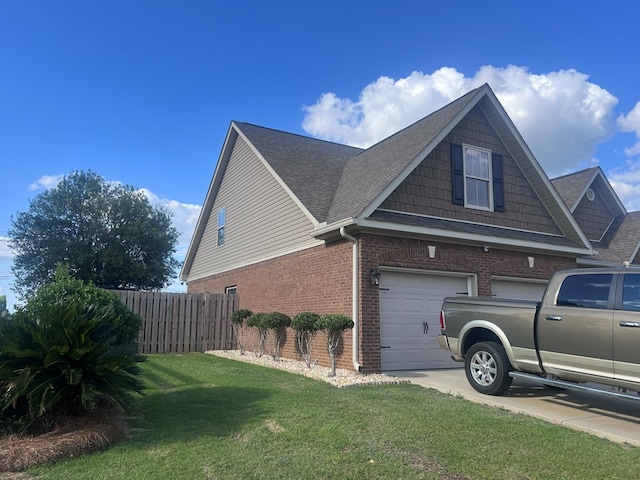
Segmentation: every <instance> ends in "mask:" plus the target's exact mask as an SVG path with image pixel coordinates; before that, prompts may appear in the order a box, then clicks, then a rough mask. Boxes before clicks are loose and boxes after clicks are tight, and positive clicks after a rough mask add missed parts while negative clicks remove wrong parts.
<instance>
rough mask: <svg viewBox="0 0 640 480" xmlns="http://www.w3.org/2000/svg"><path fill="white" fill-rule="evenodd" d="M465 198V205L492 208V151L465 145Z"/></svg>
mask: <svg viewBox="0 0 640 480" xmlns="http://www.w3.org/2000/svg"><path fill="white" fill-rule="evenodd" d="M462 148H463V152H464V192H465V195H464V199H465V206H466V207H471V208H481V209H484V210H491V209H492V207H493V206H492V202H491V199H492V196H493V195H492V192H491V186H492V185H491V162H490V159H491V152H490V151H489V150H484V149H481V148H477V147H471V146H469V145H464V146H463V147H462Z"/></svg>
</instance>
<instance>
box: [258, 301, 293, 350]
mask: <svg viewBox="0 0 640 480" xmlns="http://www.w3.org/2000/svg"><path fill="white" fill-rule="evenodd" d="M261 323H262V328H264V329H265V330H267V331H268V330H271V331H272V332H273V350H272V352H271V353H272V354H273V359H274V360H276V359H277V358H278V354H279V353H280V344H281V343H282V340H283V339H284V335H285V332H286V329H287V327H288V326H289V325H291V318H289V317H288V316H287V315H285V314H284V313H280V312H271V313H267V314H266V315H265V316H264V317H262V320H261Z"/></svg>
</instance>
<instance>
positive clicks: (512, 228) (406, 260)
mask: <svg viewBox="0 0 640 480" xmlns="http://www.w3.org/2000/svg"><path fill="white" fill-rule="evenodd" d="M592 253H593V248H592V245H591V244H590V242H589V239H588V238H587V236H585V234H584V233H583V231H582V229H581V228H580V226H579V225H578V223H577V221H576V219H575V218H574V216H573V215H572V214H571V211H570V208H569V207H568V206H567V204H565V202H564V201H563V200H562V198H561V197H560V196H559V194H558V192H557V191H556V189H555V188H554V187H553V185H552V184H551V181H550V180H549V179H548V178H547V176H546V175H545V173H544V171H543V170H542V168H541V167H540V165H539V163H538V161H537V160H536V159H535V158H534V156H533V154H532V153H531V151H530V150H529V148H528V147H527V145H526V143H525V141H524V140H523V139H522V137H521V136H520V134H519V133H518V131H517V130H516V128H515V126H514V125H513V123H512V121H511V120H510V119H509V117H508V116H507V114H506V112H505V110H504V108H503V107H502V105H501V104H500V102H499V101H498V100H497V98H496V96H495V94H494V93H493V91H492V90H491V88H490V87H489V86H488V85H483V86H482V87H479V88H477V89H475V90H473V91H471V92H469V93H467V94H466V95H464V96H462V97H461V98H459V99H457V100H455V101H453V102H452V103H450V104H448V105H446V106H445V107H443V108H441V109H440V110H438V111H436V112H434V113H432V114H431V115H429V116H427V117H425V118H424V119H422V120H420V121H418V122H416V123H414V124H413V125H410V126H409V127H407V128H405V129H403V130H401V131H399V132H397V133H396V134H394V135H391V136H390V137H388V138H386V139H384V140H382V141H381V142H379V143H377V144H376V145H373V146H372V147H370V148H367V149H364V150H363V149H358V148H353V147H349V146H345V145H338V144H335V143H331V142H326V141H322V140H317V139H313V138H308V137H304V136H300V135H295V134H291V133H285V132H281V131H276V130H272V129H269V128H264V127H259V126H255V125H251V124H247V123H241V122H232V123H231V125H230V127H229V130H228V132H227V136H226V139H225V142H224V145H223V148H222V152H221V155H220V158H219V160H218V163H217V166H216V169H215V172H214V174H213V179H212V181H211V185H210V187H209V191H208V192H207V196H206V199H205V202H204V206H203V210H202V212H201V215H200V218H199V221H198V224H197V227H196V229H195V232H194V235H193V238H192V241H191V244H190V247H189V250H188V252H187V255H186V258H185V262H184V265H183V269H182V272H181V279H182V280H183V281H186V282H187V285H188V290H189V291H190V292H225V291H226V292H233V293H237V294H238V295H239V300H240V306H241V308H248V309H251V310H253V311H260V312H269V311H281V312H283V313H286V314H288V315H295V314H296V313H299V312H303V311H313V312H317V313H320V314H322V313H342V314H346V315H349V316H351V317H352V318H353V320H354V322H355V325H356V326H355V327H354V329H353V330H352V331H350V332H346V333H345V335H344V342H343V350H342V352H341V354H340V357H339V363H338V366H339V367H342V368H351V369H355V370H358V371H361V372H363V373H372V372H379V371H390V370H403V369H405V370H406V369H426V368H447V367H454V366H457V365H456V364H454V363H453V362H452V361H451V360H450V358H449V357H448V356H447V354H446V352H444V351H443V350H441V349H440V348H438V346H437V341H436V337H437V335H438V334H439V309H440V305H441V302H442V298H443V297H445V296H449V295H480V296H490V295H497V296H505V297H512V298H514V297H516V298H536V299H537V298H540V295H541V292H542V290H543V289H544V285H545V283H546V280H547V279H548V278H549V276H550V275H551V274H552V273H553V272H554V271H555V270H558V269H562V268H570V267H575V266H576V264H577V259H578V258H583V257H586V256H589V255H591V254H592ZM290 333H291V332H290ZM317 342H318V340H316V343H317ZM323 350H324V349H323V348H320V347H318V346H316V348H315V349H314V354H315V353H316V352H317V356H318V357H319V361H320V363H321V364H326V362H327V361H328V360H327V358H326V355H324V354H322V351H323ZM283 355H284V356H288V357H290V358H299V357H298V354H297V350H296V346H295V339H294V336H293V335H291V334H289V336H288V338H287V340H286V343H285V347H284V349H283Z"/></svg>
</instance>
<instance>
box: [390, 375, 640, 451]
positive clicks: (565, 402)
mask: <svg viewBox="0 0 640 480" xmlns="http://www.w3.org/2000/svg"><path fill="white" fill-rule="evenodd" d="M389 373H390V374H393V375H394V376H396V377H399V378H403V379H407V380H409V381H411V383H415V384H417V385H422V386H423V387H427V388H434V389H436V390H439V391H441V392H444V393H448V394H451V395H456V396H461V397H463V398H466V399H467V400H470V401H472V402H476V403H482V404H485V405H491V406H495V407H500V408H504V409H506V410H510V411H512V412H516V413H523V414H525V415H530V416H532V417H536V418H540V419H542V420H546V421H548V422H552V423H556V424H559V425H563V426H565V427H569V428H573V429H575V430H580V431H583V432H587V433H590V434H592V435H597V436H599V437H602V438H606V439H608V440H611V441H613V442H617V443H622V444H624V443H626V444H630V445H634V446H640V396H639V397H638V400H637V401H634V400H625V399H620V398H609V397H604V396H601V395H596V394H592V393H587V392H579V391H571V390H552V389H548V388H545V387H542V386H537V385H533V384H530V383H525V382H524V381H522V380H518V379H516V380H514V381H513V385H512V386H511V388H510V389H509V390H508V391H507V392H506V393H505V394H504V395H502V396H499V397H496V396H489V395H482V394H480V393H478V392H476V391H475V390H474V389H473V388H471V386H470V385H469V383H468V382H467V379H466V377H465V374H464V370H462V369H450V370H416V371H403V372H389Z"/></svg>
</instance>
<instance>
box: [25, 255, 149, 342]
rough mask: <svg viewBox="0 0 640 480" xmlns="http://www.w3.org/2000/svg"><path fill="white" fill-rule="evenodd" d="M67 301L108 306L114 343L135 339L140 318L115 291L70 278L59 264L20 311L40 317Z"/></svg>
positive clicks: (94, 305) (65, 269) (33, 317)
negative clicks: (48, 281)
mask: <svg viewBox="0 0 640 480" xmlns="http://www.w3.org/2000/svg"><path fill="white" fill-rule="evenodd" d="M69 303H76V304H78V305H93V307H94V308H103V307H104V308H110V309H111V312H112V314H111V315H110V316H109V317H108V318H109V321H110V322H112V327H114V329H115V333H116V336H117V343H123V344H126V343H129V342H132V341H136V340H137V338H138V334H139V333H140V328H141V326H142V319H141V318H140V317H139V316H138V315H136V314H135V313H133V312H132V311H131V310H129V309H128V308H127V307H126V306H125V305H124V304H123V303H122V302H121V301H120V299H119V298H118V297H117V295H116V294H115V293H113V292H109V291H107V290H103V289H101V288H98V287H96V286H94V285H93V284H92V283H85V282H83V281H82V280H78V279H75V278H73V277H72V276H71V275H70V274H69V270H68V268H66V267H59V268H58V270H56V275H55V279H54V281H53V282H51V283H49V284H47V285H45V286H43V287H41V288H40V289H38V291H37V292H36V294H35V295H34V296H33V297H32V298H30V299H29V300H28V301H27V303H26V305H25V306H24V307H23V308H22V309H21V310H23V311H24V313H25V314H26V315H27V316H28V317H30V318H32V319H39V318H40V317H41V316H42V315H43V314H44V312H45V310H46V309H47V308H49V306H51V305H54V304H69Z"/></svg>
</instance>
